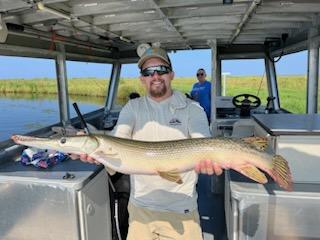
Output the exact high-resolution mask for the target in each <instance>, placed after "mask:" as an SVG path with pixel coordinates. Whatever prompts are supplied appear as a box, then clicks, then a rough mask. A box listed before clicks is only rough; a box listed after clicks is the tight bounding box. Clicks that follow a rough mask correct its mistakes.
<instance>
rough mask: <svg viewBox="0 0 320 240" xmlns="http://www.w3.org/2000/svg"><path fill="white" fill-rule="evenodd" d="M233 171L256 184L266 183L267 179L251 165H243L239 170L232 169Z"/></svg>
mask: <svg viewBox="0 0 320 240" xmlns="http://www.w3.org/2000/svg"><path fill="white" fill-rule="evenodd" d="M234 170H236V171H238V172H240V173H241V174H243V175H244V176H246V177H248V178H250V179H252V180H254V181H256V182H258V183H267V182H268V179H267V177H266V175H264V173H262V172H261V171H260V170H259V169H258V168H256V167H255V166H253V165H245V166H242V167H239V168H234Z"/></svg>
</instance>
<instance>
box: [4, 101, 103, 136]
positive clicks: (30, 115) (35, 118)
mask: <svg viewBox="0 0 320 240" xmlns="http://www.w3.org/2000/svg"><path fill="white" fill-rule="evenodd" d="M73 102H77V104H78V106H79V108H80V111H81V113H82V114H84V113H88V112H91V111H93V110H97V109H99V108H101V107H103V105H104V99H101V98H92V97H80V98H79V97H78V98H72V99H70V116H71V118H72V117H75V116H76V115H77V114H76V112H75V111H74V109H73V107H72V103H73ZM57 122H59V105H58V100H57V98H56V96H32V95H23V96H22V95H14V96H13V95H11V96H1V97H0V141H3V140H6V139H8V138H9V137H10V136H11V135H12V134H24V133H26V132H30V131H33V130H36V129H39V128H42V127H45V126H48V125H51V124H54V123H57Z"/></svg>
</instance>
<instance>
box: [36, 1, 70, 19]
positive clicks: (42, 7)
mask: <svg viewBox="0 0 320 240" xmlns="http://www.w3.org/2000/svg"><path fill="white" fill-rule="evenodd" d="M37 9H38V10H40V11H45V12H48V13H52V14H53V15H56V16H58V17H61V18H64V19H67V20H69V21H71V17H70V16H69V15H67V14H64V13H62V12H59V11H57V10H54V9H51V8H48V7H46V6H45V5H44V4H43V3H42V2H38V3H37Z"/></svg>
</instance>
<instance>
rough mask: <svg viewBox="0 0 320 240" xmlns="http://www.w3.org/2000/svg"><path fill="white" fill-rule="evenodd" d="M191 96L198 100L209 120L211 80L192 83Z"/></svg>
mask: <svg viewBox="0 0 320 240" xmlns="http://www.w3.org/2000/svg"><path fill="white" fill-rule="evenodd" d="M190 95H191V97H192V98H193V99H194V100H195V101H197V102H199V104H200V106H201V107H203V109H204V111H205V112H206V114H207V118H208V120H209V121H210V117H211V82H209V81H207V80H206V81H204V82H203V83H200V82H197V83H195V84H193V87H192V90H191V93H190Z"/></svg>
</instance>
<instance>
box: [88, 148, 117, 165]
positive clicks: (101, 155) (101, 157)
mask: <svg viewBox="0 0 320 240" xmlns="http://www.w3.org/2000/svg"><path fill="white" fill-rule="evenodd" d="M90 156H91V157H93V158H95V159H96V160H97V161H98V162H101V163H102V164H103V165H105V166H107V164H106V162H107V161H108V159H109V160H111V159H112V160H118V159H119V161H120V158H118V157H117V156H118V154H117V153H115V154H109V153H108V154H107V153H105V152H104V151H102V150H100V151H96V152H94V153H93V154H90Z"/></svg>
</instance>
